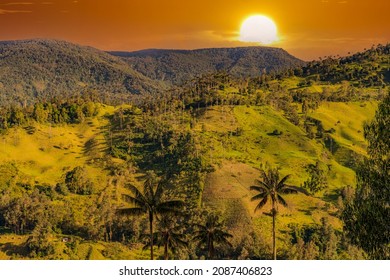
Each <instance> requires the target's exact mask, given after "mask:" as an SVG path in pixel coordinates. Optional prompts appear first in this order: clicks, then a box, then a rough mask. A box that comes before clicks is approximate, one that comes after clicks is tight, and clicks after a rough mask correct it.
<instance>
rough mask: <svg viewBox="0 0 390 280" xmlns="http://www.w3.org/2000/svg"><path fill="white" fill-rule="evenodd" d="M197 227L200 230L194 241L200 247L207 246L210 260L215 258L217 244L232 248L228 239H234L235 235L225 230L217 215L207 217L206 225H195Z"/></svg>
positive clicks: (196, 232) (196, 233)
mask: <svg viewBox="0 0 390 280" xmlns="http://www.w3.org/2000/svg"><path fill="white" fill-rule="evenodd" d="M195 226H196V227H198V228H199V230H198V231H195V232H194V234H195V236H194V238H193V240H195V241H198V244H199V245H202V244H206V247H207V254H208V258H209V259H211V260H212V259H213V258H214V255H215V244H216V243H219V244H222V245H228V246H230V247H231V246H232V245H231V244H230V242H229V241H228V240H227V239H228V238H231V237H233V235H231V234H229V233H228V232H226V231H224V230H223V225H222V223H221V222H220V221H219V217H218V216H217V215H215V214H211V215H209V216H208V217H207V220H206V223H205V224H204V225H201V224H195Z"/></svg>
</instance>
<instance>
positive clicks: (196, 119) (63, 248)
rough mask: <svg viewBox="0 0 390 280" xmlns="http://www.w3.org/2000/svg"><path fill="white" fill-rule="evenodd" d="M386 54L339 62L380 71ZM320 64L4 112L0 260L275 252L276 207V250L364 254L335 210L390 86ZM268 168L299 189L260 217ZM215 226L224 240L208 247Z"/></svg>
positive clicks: (293, 255)
mask: <svg viewBox="0 0 390 280" xmlns="http://www.w3.org/2000/svg"><path fill="white" fill-rule="evenodd" d="M382 48H384V49H382ZM375 53H376V56H375V55H374V54H375ZM388 55H389V54H388V53H387V46H386V47H382V46H379V47H378V49H377V50H376V51H375V50H369V51H367V53H366V55H365V54H360V55H358V56H356V57H355V56H354V57H352V58H349V61H350V62H349V64H346V62H345V61H344V60H343V61H342V58H340V59H339V61H338V63H336V64H337V65H339V64H340V65H344V64H345V65H344V66H345V67H340V69H338V70H339V71H340V73H344V74H345V73H346V72H345V71H346V69H350V68H348V67H347V66H350V67H355V66H357V65H358V64H359V63H362V64H364V65H366V64H370V65H372V63H374V62H373V61H377V62H378V65H380V66H378V67H377V68H375V69H374V68H369V69H371V70H372V71H374V70H375V71H379V72H381V73H382V72H383V71H386V64H385V63H386V59H385V58H386V57H387V56H388ZM374 56H375V57H376V58H377V60H373V57H374ZM345 59H347V58H345ZM318 63H319V65H318V67H317V66H316V67H315V69H316V71H317V73H316V74H310V75H309V74H308V73H305V71H306V72H307V71H308V69H309V68H307V67H314V66H313V65H315V64H313V65H311V66H310V65H309V66H305V67H306V68H305V67H302V68H299V69H300V70H299V69H297V70H292V69H289V70H287V71H281V72H275V73H266V72H264V73H262V74H261V75H260V76H258V77H252V78H238V77H234V76H231V75H229V74H227V73H212V74H206V73H204V74H203V75H201V76H200V77H198V78H196V79H193V80H191V81H187V82H186V83H185V84H184V85H183V86H182V87H175V88H172V89H171V90H170V91H166V92H164V93H161V94H156V95H139V96H137V98H132V99H131V100H130V101H128V102H126V103H123V104H122V105H118V104H121V103H122V102H121V99H115V100H111V99H110V98H108V100H106V99H103V100H102V98H101V96H99V95H96V94H94V93H93V92H92V93H91V92H89V93H87V92H83V94H74V95H71V94H69V95H64V96H63V97H62V98H52V99H47V100H40V101H38V100H36V102H35V103H34V104H28V103H26V104H23V106H19V105H11V104H8V106H3V107H0V132H1V133H0V152H1V155H2V156H1V157H0V259H148V258H153V256H152V254H151V251H152V250H150V247H149V246H150V245H151V241H153V245H155V246H154V247H153V248H154V257H155V258H156V259H205V258H210V259H212V258H213V257H215V258H219V259H270V258H271V257H272V255H273V251H272V236H273V234H272V229H273V225H272V220H273V219H272V218H273V216H274V217H276V228H275V233H276V244H277V258H278V259H363V258H367V257H368V256H367V255H366V254H365V252H363V251H362V250H361V249H359V248H358V247H356V246H355V245H354V243H353V241H352V240H351V239H349V237H348V235H346V232H345V224H343V222H342V220H341V215H342V213H344V212H343V209H345V207H347V206H348V207H350V204H348V203H350V201H351V199H352V198H353V197H354V193H355V191H354V190H355V188H356V178H355V176H356V171H357V170H358V167H359V165H360V166H361V161H362V160H363V159H365V158H367V156H368V155H367V148H368V147H367V145H368V143H367V142H366V141H365V135H364V132H365V131H364V123H365V122H368V121H370V120H372V119H373V118H374V116H375V112H376V110H377V108H378V104H379V103H380V102H381V101H382V100H384V96H386V94H387V95H388V91H389V88H388V83H387V80H386V79H382V81H383V82H384V84H382V83H381V84H376V83H374V84H367V83H365V82H363V81H364V78H363V76H365V74H364V73H365V72H364V71H363V72H362V73H363V74H362V76H361V77H358V79H355V80H353V79H351V80H348V81H346V80H342V81H340V80H337V79H336V80H335V79H333V78H331V77H328V76H326V73H328V72H326V71H327V70H326V69H328V68H326V69H325V68H323V67H325V66H324V65H326V63H325V62H324V61H322V62H318ZM332 63H333V60H332ZM370 67H371V66H370ZM324 69H325V70H324ZM367 69H368V68H367ZM367 69H366V70H367ZM311 71H314V70H313V69H312V70H311ZM296 72H299V73H296ZM347 72H348V71H347ZM313 75H319V76H313ZM340 75H341V74H340ZM326 77H328V78H326ZM111 97H112V96H111ZM110 100H111V101H113V102H108V101H110ZM385 100H386V99H385ZM103 101H106V102H103ZM105 103H107V104H105ZM382 107H383V106H382ZM382 107H379V108H382ZM382 110H383V109H382ZM385 115H386V112H385ZM371 149H372V148H371ZM370 156H372V150H371V154H370ZM379 158H380V156H379ZM270 170H271V171H272V172H273V173H272V172H271V173H268V174H271V175H272V174H273V175H272V176H275V174H278V175H280V176H279V178H276V179H275V178H274V179H275V180H276V181H278V180H279V179H281V178H283V177H284V176H286V175H290V177H289V178H288V179H287V180H286V181H284V182H285V183H286V184H287V187H293V188H292V189H295V190H300V192H302V193H300V194H294V193H283V194H282V198H280V197H278V199H277V202H279V204H278V206H277V211H276V210H273V209H272V207H271V203H269V201H268V203H265V204H264V207H263V208H261V209H260V211H257V212H255V211H254V210H255V208H256V205H257V203H259V200H257V201H252V200H251V198H252V197H253V196H254V195H255V192H254V191H253V190H250V186H253V185H254V184H255V185H264V184H262V183H261V182H259V181H256V180H260V181H261V180H263V181H264V180H265V175H264V174H266V175H267V171H270ZM275 170H277V171H275ZM263 171H264V172H263ZM358 174H359V173H358ZM271 175H269V176H271ZM263 183H264V182H263ZM294 187H295V188H294ZM292 189H290V191H291V190H292ZM303 193H305V194H307V195H304V194H303ZM259 195H260V196H261V195H262V194H261V193H260V194H259ZM259 195H258V196H257V198H259V197H260V196H259ZM264 202H267V201H264ZM159 203H160V205H159ZM164 203H165V204H164ZM150 204H154V206H153V207H154V208H153V209H156V211H155V212H153V213H152V214H150V213H149V215H148V209H151V208H147V207H148V205H150ZM161 205H163V206H161ZM283 205H285V206H283ZM135 206H136V209H133V208H131V207H135ZM129 207H130V209H129ZM137 207H138V208H137ZM159 210H160V212H159ZM157 212H159V213H157ZM275 213H277V214H275ZM136 214H137V215H136ZM384 226H386V224H384ZM151 228H152V230H151ZM209 228H212V229H217V230H216V232H219V233H221V234H222V235H223V234H224V236H225V237H224V238H225V239H226V240H225V241H229V242H223V241H224V240H223V239H224V238H220V239H218V240H219V241H220V242H219V243H217V244H215V245H216V246H215V250H214V252H211V250H210V248H207V242H205V239H204V238H203V237H204V233H205V231H204V230H205V229H206V231H207V230H208V229H209ZM150 231H152V234H151V232H150ZM202 234H203V236H202ZM167 236H169V237H171V238H174V239H175V241H172V242H171V243H167V242H166V240H167ZM152 237H153V238H152ZM229 244H230V245H231V246H230V245H229ZM355 244H356V243H355ZM165 245H166V246H165ZM175 249H176V250H175ZM213 254H215V255H213Z"/></svg>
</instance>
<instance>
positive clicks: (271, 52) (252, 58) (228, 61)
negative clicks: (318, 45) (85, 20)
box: [110, 47, 304, 84]
mask: <svg viewBox="0 0 390 280" xmlns="http://www.w3.org/2000/svg"><path fill="white" fill-rule="evenodd" d="M110 54H112V55H115V56H118V57H122V58H124V59H125V60H126V61H127V62H128V63H129V65H130V66H131V67H132V68H134V69H135V70H137V71H139V72H140V73H142V74H144V75H145V76H147V77H149V78H151V79H156V80H163V81H169V82H171V83H173V84H180V83H181V82H183V81H185V80H188V79H192V78H194V77H196V76H199V75H201V74H204V73H212V72H216V71H225V72H227V73H229V74H232V75H234V76H238V77H248V76H249V77H253V76H258V75H260V74H261V73H262V72H263V71H264V70H265V71H267V72H269V71H272V70H275V71H279V70H285V69H288V68H296V67H298V66H302V65H304V62H303V61H301V60H299V59H298V58H296V57H294V56H292V55H290V54H289V53H287V52H286V51H285V50H283V49H279V48H270V47H240V48H217V49H199V50H159V49H150V50H142V51H136V52H110Z"/></svg>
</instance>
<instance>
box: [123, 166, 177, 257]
mask: <svg viewBox="0 0 390 280" xmlns="http://www.w3.org/2000/svg"><path fill="white" fill-rule="evenodd" d="M164 182H165V181H163V180H160V179H158V178H157V176H156V175H155V173H154V172H152V171H151V172H148V173H147V179H146V181H145V183H144V188H143V191H140V190H139V189H138V188H137V187H135V186H134V185H131V184H128V185H126V187H127V188H128V189H129V190H130V191H131V192H132V195H127V194H125V195H123V198H124V199H125V200H126V201H127V202H129V203H131V204H133V207H129V208H122V209H119V210H118V212H119V213H120V214H127V215H142V214H147V215H148V219H149V235H150V259H151V260H153V259H154V254H153V245H154V244H153V238H154V234H153V233H154V231H153V224H154V219H155V217H156V215H159V214H165V213H178V211H179V210H180V208H182V207H183V206H184V202H183V201H181V200H175V199H173V200H168V199H166V198H165V196H164Z"/></svg>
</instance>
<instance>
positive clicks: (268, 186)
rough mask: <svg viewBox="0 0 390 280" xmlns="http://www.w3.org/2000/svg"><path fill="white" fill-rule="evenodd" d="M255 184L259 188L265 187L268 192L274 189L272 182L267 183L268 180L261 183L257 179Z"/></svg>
mask: <svg viewBox="0 0 390 280" xmlns="http://www.w3.org/2000/svg"><path fill="white" fill-rule="evenodd" d="M255 183H256V184H257V185H259V186H263V187H264V188H265V189H266V190H270V189H272V184H270V181H266V180H264V181H260V180H257V179H255Z"/></svg>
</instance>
